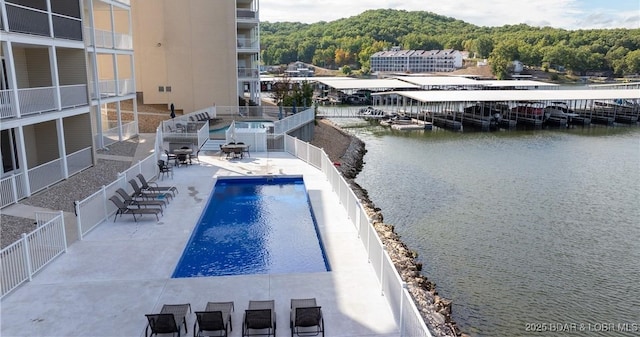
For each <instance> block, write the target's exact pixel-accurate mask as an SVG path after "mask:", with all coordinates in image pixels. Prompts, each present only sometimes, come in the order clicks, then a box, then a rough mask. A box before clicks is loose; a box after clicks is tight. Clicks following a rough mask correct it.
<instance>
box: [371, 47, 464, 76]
mask: <svg viewBox="0 0 640 337" xmlns="http://www.w3.org/2000/svg"><path fill="white" fill-rule="evenodd" d="M461 67H462V54H461V53H460V51H457V50H452V49H447V50H430V51H425V50H399V49H394V50H391V51H381V52H377V53H375V54H373V55H372V56H371V71H374V72H408V73H428V72H450V71H454V70H456V69H458V68H461Z"/></svg>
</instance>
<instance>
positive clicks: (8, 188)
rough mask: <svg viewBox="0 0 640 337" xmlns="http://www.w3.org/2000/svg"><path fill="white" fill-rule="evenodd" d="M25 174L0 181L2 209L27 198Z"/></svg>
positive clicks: (0, 203)
mask: <svg viewBox="0 0 640 337" xmlns="http://www.w3.org/2000/svg"><path fill="white" fill-rule="evenodd" d="M26 186H27V185H26V180H25V175H24V173H18V174H12V175H11V176H9V177H6V178H3V179H2V180H0V208H3V207H5V206H8V205H11V204H14V203H16V202H18V200H21V199H24V198H26V197H27V192H26V191H27V188H26Z"/></svg>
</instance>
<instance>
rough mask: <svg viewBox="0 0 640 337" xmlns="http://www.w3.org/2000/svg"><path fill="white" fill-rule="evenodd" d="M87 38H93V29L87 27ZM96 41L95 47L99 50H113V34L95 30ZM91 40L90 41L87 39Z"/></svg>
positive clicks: (85, 29)
mask: <svg viewBox="0 0 640 337" xmlns="http://www.w3.org/2000/svg"><path fill="white" fill-rule="evenodd" d="M84 31H85V36H91V27H85V28H84ZM94 31H95V34H96V40H95V41H94V46H95V47H98V48H113V34H111V32H110V31H106V30H100V29H95V30H94ZM87 40H89V39H87Z"/></svg>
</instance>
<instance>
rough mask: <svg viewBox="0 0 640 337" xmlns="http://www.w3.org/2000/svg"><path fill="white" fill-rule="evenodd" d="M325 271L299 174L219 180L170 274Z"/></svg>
mask: <svg viewBox="0 0 640 337" xmlns="http://www.w3.org/2000/svg"><path fill="white" fill-rule="evenodd" d="M328 270H329V265H328V263H327V261H326V258H325V256H324V251H323V248H322V241H321V239H320V236H319V234H318V232H317V226H316V222H315V218H314V217H313V210H312V208H311V203H310V202H309V196H308V195H307V190H306V188H305V185H304V181H303V180H302V177H278V178H271V177H269V178H258V179H256V178H218V181H217V182H216V184H215V186H214V190H213V193H212V194H211V196H210V198H209V201H208V202H207V205H206V207H205V210H204V211H203V213H202V215H201V216H200V220H199V221H198V224H197V225H196V227H195V229H194V231H193V233H192V234H191V238H190V240H189V242H188V243H187V245H186V247H185V249H184V252H183V253H182V257H181V258H180V260H179V262H178V265H177V266H176V269H175V271H174V273H173V277H174V278H181V277H200V276H222V275H248V274H280V273H310V272H323V271H328Z"/></svg>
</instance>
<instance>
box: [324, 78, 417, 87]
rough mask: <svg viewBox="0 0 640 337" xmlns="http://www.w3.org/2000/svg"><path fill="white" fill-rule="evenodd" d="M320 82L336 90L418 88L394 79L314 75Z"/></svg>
mask: <svg viewBox="0 0 640 337" xmlns="http://www.w3.org/2000/svg"><path fill="white" fill-rule="evenodd" d="M315 80H317V81H318V82H320V83H323V84H326V85H328V86H330V87H332V88H335V89H337V90H345V89H419V88H420V87H418V86H417V85H415V84H411V83H407V82H404V81H400V80H396V79H389V78H386V79H349V80H345V79H343V78H341V79H329V78H327V77H315Z"/></svg>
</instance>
